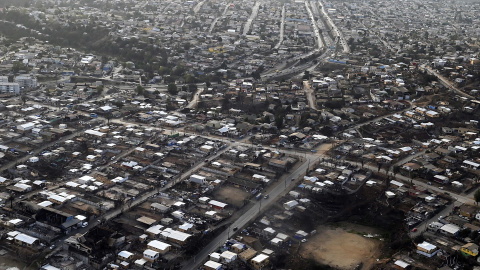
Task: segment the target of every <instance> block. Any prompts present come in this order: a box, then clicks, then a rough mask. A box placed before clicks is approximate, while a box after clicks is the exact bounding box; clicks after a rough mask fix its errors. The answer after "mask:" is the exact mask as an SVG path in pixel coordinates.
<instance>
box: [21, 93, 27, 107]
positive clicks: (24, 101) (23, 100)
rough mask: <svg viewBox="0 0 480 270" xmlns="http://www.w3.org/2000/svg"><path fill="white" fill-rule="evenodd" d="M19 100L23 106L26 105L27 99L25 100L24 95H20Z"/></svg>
mask: <svg viewBox="0 0 480 270" xmlns="http://www.w3.org/2000/svg"><path fill="white" fill-rule="evenodd" d="M20 99H21V100H22V102H23V105H25V103H27V100H28V98H27V96H26V95H22V96H21V97H20Z"/></svg>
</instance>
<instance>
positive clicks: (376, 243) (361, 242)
mask: <svg viewBox="0 0 480 270" xmlns="http://www.w3.org/2000/svg"><path fill="white" fill-rule="evenodd" d="M336 225H338V226H336V227H334V226H324V225H322V226H319V227H318V228H317V234H316V235H314V236H313V237H311V238H310V239H308V242H306V243H303V244H302V247H301V248H300V254H301V256H302V257H304V258H312V259H314V260H316V261H317V262H319V263H322V264H328V265H330V266H332V267H335V268H338V269H349V270H351V269H354V268H355V266H357V265H358V264H360V263H363V267H362V269H372V266H373V265H374V264H375V262H376V259H377V258H378V257H379V255H380V248H381V244H382V242H381V241H380V240H376V239H371V238H366V237H363V236H361V235H363V234H375V233H378V232H376V231H375V229H373V228H370V227H366V226H361V225H356V224H351V223H341V224H336Z"/></svg>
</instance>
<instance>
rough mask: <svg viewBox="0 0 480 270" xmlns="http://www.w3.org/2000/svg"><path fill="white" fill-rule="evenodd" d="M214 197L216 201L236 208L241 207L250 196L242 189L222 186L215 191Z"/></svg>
mask: <svg viewBox="0 0 480 270" xmlns="http://www.w3.org/2000/svg"><path fill="white" fill-rule="evenodd" d="M214 196H215V199H216V200H219V201H221V202H224V203H228V204H230V205H233V206H236V207H242V206H243V202H244V201H245V200H246V199H248V197H249V196H250V193H249V192H246V191H245V190H244V189H242V188H237V187H234V186H229V185H223V186H222V187H220V188H219V189H217V190H215V192H214Z"/></svg>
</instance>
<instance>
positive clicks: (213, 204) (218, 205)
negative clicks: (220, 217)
mask: <svg viewBox="0 0 480 270" xmlns="http://www.w3.org/2000/svg"><path fill="white" fill-rule="evenodd" d="M208 204H209V205H210V206H211V207H212V208H215V209H218V210H223V209H225V207H227V205H228V204H226V203H222V202H219V201H215V200H210V201H209V202H208Z"/></svg>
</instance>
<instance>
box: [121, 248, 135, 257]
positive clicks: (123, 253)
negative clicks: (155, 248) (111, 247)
mask: <svg viewBox="0 0 480 270" xmlns="http://www.w3.org/2000/svg"><path fill="white" fill-rule="evenodd" d="M132 255H133V253H132V252H130V251H126V250H122V251H120V252H119V253H118V256H119V257H123V258H129V257H130V256H132Z"/></svg>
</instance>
